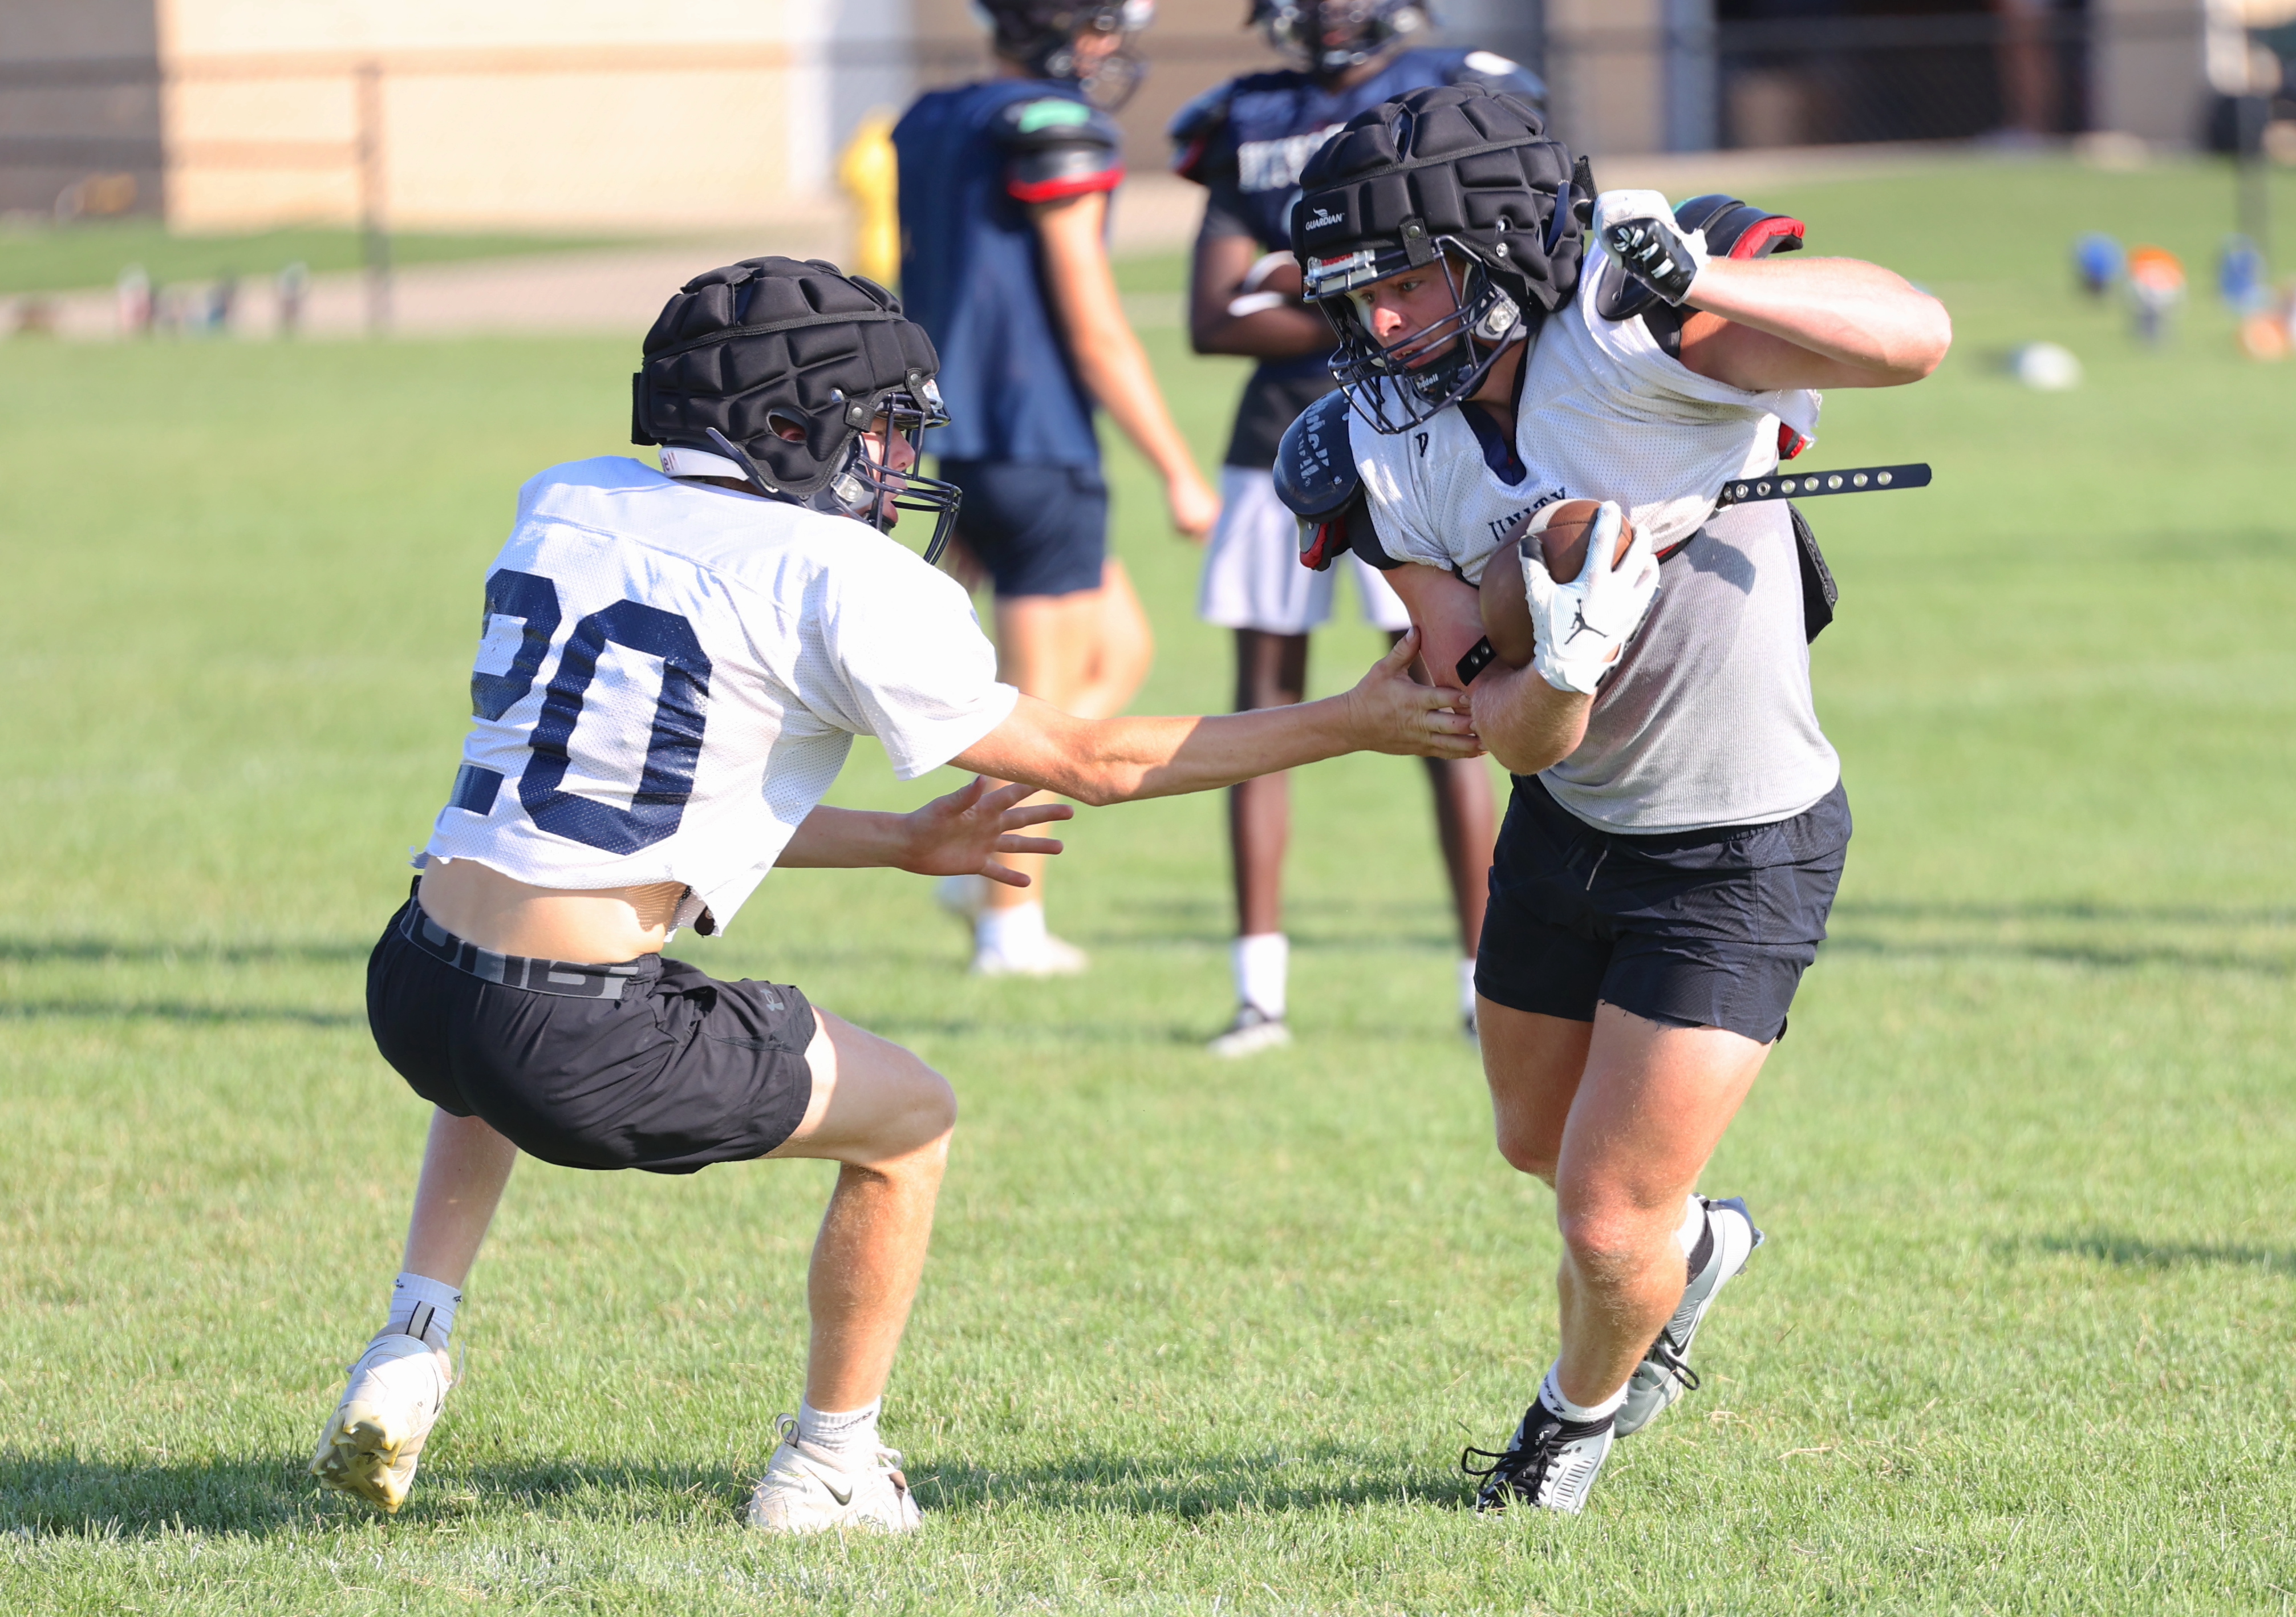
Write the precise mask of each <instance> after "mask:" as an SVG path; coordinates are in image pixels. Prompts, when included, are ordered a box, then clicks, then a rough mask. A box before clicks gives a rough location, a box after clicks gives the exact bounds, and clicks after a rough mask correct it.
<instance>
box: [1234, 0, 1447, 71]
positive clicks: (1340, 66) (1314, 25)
mask: <svg viewBox="0 0 2296 1617" xmlns="http://www.w3.org/2000/svg"><path fill="white" fill-rule="evenodd" d="M1251 21H1253V22H1255V23H1257V24H1258V25H1259V31H1260V32H1261V33H1262V34H1263V35H1265V36H1266V37H1267V43H1268V45H1270V46H1272V47H1273V48H1274V49H1275V52H1276V53H1277V54H1279V55H1281V56H1283V58H1285V59H1286V60H1287V61H1289V62H1291V63H1292V65H1293V66H1294V67H1296V68H1298V69H1299V70H1300V71H1301V72H1304V73H1306V74H1308V75H1309V76H1310V77H1312V78H1317V79H1321V80H1324V81H1325V82H1327V83H1328V82H1330V81H1331V80H1333V79H1337V78H1343V77H1344V76H1346V75H1347V74H1348V73H1349V72H1352V71H1353V70H1356V69H1357V68H1359V67H1361V66H1363V64H1364V63H1365V62H1371V61H1374V60H1375V59H1377V58H1378V57H1381V56H1383V55H1385V54H1386V53H1388V52H1389V51H1390V50H1391V49H1392V48H1394V46H1395V44H1396V42H1397V41H1398V40H1399V39H1402V38H1404V37H1406V36H1408V35H1412V34H1415V33H1418V32H1419V31H1420V30H1422V29H1424V28H1425V27H1426V26H1427V23H1428V15H1427V9H1426V7H1424V6H1423V5H1419V4H1398V3H1397V0H1257V4H1254V5H1253V7H1252V14H1251Z"/></svg>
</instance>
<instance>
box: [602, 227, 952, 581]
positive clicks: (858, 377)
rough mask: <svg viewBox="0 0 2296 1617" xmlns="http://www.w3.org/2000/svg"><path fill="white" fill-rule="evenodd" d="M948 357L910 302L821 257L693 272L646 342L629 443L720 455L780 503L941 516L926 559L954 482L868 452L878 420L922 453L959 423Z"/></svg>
mask: <svg viewBox="0 0 2296 1617" xmlns="http://www.w3.org/2000/svg"><path fill="white" fill-rule="evenodd" d="M939 369H940V357H939V355H938V354H936V353H935V352H934V351H933V345H932V339H931V338H930V337H928V336H926V335H925V330H924V327H922V326H921V325H919V324H916V323H915V322H914V321H913V320H909V319H907V318H906V317H904V316H903V315H902V313H901V300H899V299H898V298H896V297H895V296H894V295H893V294H892V293H891V292H889V291H886V290H885V289H884V288H883V287H881V286H880V285H878V284H877V283H875V282H873V281H869V280H865V279H863V278H862V277H861V276H859V275H844V274H842V273H840V271H839V270H838V268H837V267H836V266H835V265H833V264H828V263H824V261H822V260H821V259H781V258H763V259H742V262H740V263H739V264H732V265H728V266H726V267H725V268H723V269H713V270H710V271H709V273H707V274H706V275H696V276H694V278H693V280H691V281H688V282H687V283H685V286H683V287H682V288H680V289H679V291H678V292H677V294H676V296H675V297H673V298H671V299H670V300H669V302H668V304H667V305H666V306H664V308H663V309H662V311H661V316H660V319H658V320H656V321H655V322H654V324H653V329H652V331H650V332H647V333H646V339H645V360H644V365H643V366H642V367H641V368H640V369H639V371H638V373H637V374H636V375H635V376H633V377H632V378H631V379H630V380H631V395H632V396H631V409H630V441H631V442H632V443H635V444H660V445H663V446H666V447H681V448H690V449H697V450H701V451H702V452H703V453H705V454H710V455H717V456H723V457H725V458H726V459H727V460H729V461H732V462H733V463H734V464H735V465H737V466H739V467H740V468H741V469H742V475H743V476H745V477H747V478H748V479H749V480H750V482H751V483H753V484H755V485H756V486H757V488H758V492H760V493H761V494H764V495H765V496H766V497H767V498H769V499H776V500H784V501H787V502H789V503H790V504H791V505H803V506H806V507H807V508H808V509H809V510H814V511H823V512H828V513H832V514H833V515H838V516H849V517H853V518H856V519H857V520H859V521H865V522H867V523H869V524H870V525H871V526H873V527H874V528H876V529H878V530H879V531H881V532H882V531H884V530H886V529H890V527H891V526H892V519H891V515H890V511H889V507H890V508H892V509H898V510H901V511H922V512H931V513H933V515H934V527H933V531H932V536H931V538H930V539H929V540H928V541H927V543H926V546H925V560H926V561H928V562H938V561H939V560H940V554H941V552H942V551H943V550H945V549H947V546H948V540H949V535H950V534H951V532H952V531H953V530H954V529H955V523H956V509H957V505H958V502H959V500H960V499H961V498H962V496H961V495H960V494H959V493H958V491H957V488H956V486H955V484H954V483H949V482H945V481H943V480H940V479H938V478H930V477H925V476H923V475H922V474H921V473H919V472H917V471H915V470H914V468H911V469H907V470H896V469H895V468H894V467H892V466H891V465H890V464H886V463H885V462H883V461H880V460H879V459H878V458H877V457H876V456H872V455H871V454H870V453H869V450H868V447H867V445H866V444H865V441H864V439H865V435H866V434H867V433H868V431H870V428H871V427H872V425H873V423H875V422H876V420H877V418H878V417H879V416H883V417H885V418H886V421H887V424H888V440H889V441H888V442H887V444H886V446H885V450H886V456H887V459H888V460H890V456H891V444H890V435H891V434H892V433H898V434H900V435H901V436H902V437H903V438H904V439H906V440H907V441H908V445H909V447H910V448H911V449H912V450H913V451H922V447H923V438H924V432H925V430H926V429H927V428H929V427H938V426H942V425H945V424H947V421H948V417H947V415H946V414H945V413H944V412H943V411H942V409H941V404H940V390H939V388H938V387H936V386H935V385H934V382H933V378H934V375H935V374H936V373H938V372H939Z"/></svg>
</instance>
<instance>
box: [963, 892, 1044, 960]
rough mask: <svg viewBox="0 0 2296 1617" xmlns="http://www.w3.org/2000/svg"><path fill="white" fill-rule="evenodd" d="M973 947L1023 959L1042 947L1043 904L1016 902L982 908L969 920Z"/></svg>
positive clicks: (1038, 953)
mask: <svg viewBox="0 0 2296 1617" xmlns="http://www.w3.org/2000/svg"><path fill="white" fill-rule="evenodd" d="M972 944H973V947H974V948H979V949H982V950H985V951H987V952H988V953H990V954H996V955H1002V956H1005V958H1006V959H1007V960H1025V959H1027V958H1028V957H1029V956H1031V955H1040V954H1042V953H1044V950H1045V907H1044V906H1043V905H1041V904H1015V905H1014V906H1013V907H1012V908H1010V909H984V910H982V911H981V912H980V918H979V919H978V920H976V921H975V922H973V923H972Z"/></svg>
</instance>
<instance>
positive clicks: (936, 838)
mask: <svg viewBox="0 0 2296 1617" xmlns="http://www.w3.org/2000/svg"><path fill="white" fill-rule="evenodd" d="M1033 791H1034V788H1033V787H1029V786H999V787H997V788H996V790H995V791H994V792H991V791H990V790H989V789H988V782H987V781H985V780H981V779H979V778H978V777H976V778H975V779H974V780H973V782H972V784H970V785H968V786H965V787H964V788H962V789H961V790H958V791H955V792H950V793H948V794H947V796H945V797H937V798H935V799H933V800H932V801H931V802H930V803H927V804H925V805H924V806H923V807H922V808H915V809H912V810H911V811H910V812H908V813H906V814H874V813H869V812H867V811H865V810H862V809H857V808H816V809H815V810H814V811H813V812H812V813H811V814H809V815H808V816H806V817H805V822H804V824H802V825H799V827H798V828H797V833H796V834H795V835H793V836H791V838H790V840H789V843H788V845H787V846H786V847H784V848H783V850H782V857H781V858H778V859H776V860H775V861H774V863H775V865H776V866H780V867H781V868H783V869H785V870H798V869H805V868H813V869H840V870H853V869H860V868H864V867H868V866H890V867H891V868H893V869H896V870H909V871H914V872H915V873H916V874H919V875H925V876H968V875H983V876H987V877H988V879H989V880H991V881H993V882H1005V884H1006V885H1008V886H1012V887H1026V886H1027V885H1028V884H1029V878H1028V877H1026V876H1024V875H1022V874H1020V872H1018V871H1015V870H1010V869H1007V868H1006V867H1005V866H1002V865H999V864H998V863H997V862H996V859H995V858H992V857H991V856H993V855H995V854H1000V853H1058V852H1060V851H1061V844H1060V843H1059V842H1058V841H1055V840H1054V839H1053V838H1051V837H1040V836H1023V835H1021V834H1020V833H1021V832H1023V831H1025V830H1026V829H1027V828H1028V827H1029V826H1030V825H1044V824H1046V822H1047V821H1051V820H1064V819H1067V818H1069V817H1070V816H1071V815H1073V814H1074V813H1075V812H1076V810H1075V809H1073V808H1069V807H1068V806H1067V805H1066V804H1064V803H1036V804H1026V805H1024V804H1023V803H1022V801H1021V800H1022V799H1024V798H1026V797H1028V796H1029V795H1030V794H1031V793H1032V792H1033Z"/></svg>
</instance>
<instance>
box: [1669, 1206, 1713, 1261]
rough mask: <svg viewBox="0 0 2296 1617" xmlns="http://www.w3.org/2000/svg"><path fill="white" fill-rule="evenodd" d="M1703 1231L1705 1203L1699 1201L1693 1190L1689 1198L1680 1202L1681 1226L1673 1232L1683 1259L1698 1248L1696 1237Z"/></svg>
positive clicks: (1704, 1228) (1703, 1232)
mask: <svg viewBox="0 0 2296 1617" xmlns="http://www.w3.org/2000/svg"><path fill="white" fill-rule="evenodd" d="M1705 1233H1706V1203H1705V1202H1702V1201H1700V1200H1699V1199H1698V1194H1697V1193H1696V1192H1695V1191H1693V1192H1692V1193H1691V1195H1690V1199H1689V1200H1688V1201H1686V1202H1684V1203H1683V1204H1682V1227H1681V1228H1680V1229H1677V1230H1676V1231H1675V1232H1674V1238H1675V1241H1676V1243H1677V1244H1678V1245H1680V1247H1681V1248H1682V1255H1683V1256H1684V1257H1685V1259H1686V1258H1688V1257H1689V1256H1690V1254H1691V1253H1693V1252H1696V1251H1697V1250H1698V1237H1699V1236H1701V1235H1704V1234H1705Z"/></svg>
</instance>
